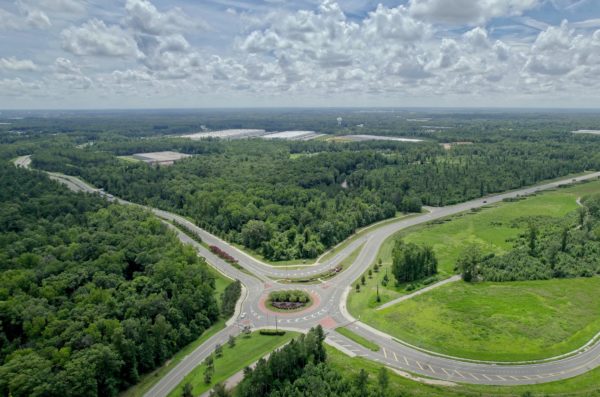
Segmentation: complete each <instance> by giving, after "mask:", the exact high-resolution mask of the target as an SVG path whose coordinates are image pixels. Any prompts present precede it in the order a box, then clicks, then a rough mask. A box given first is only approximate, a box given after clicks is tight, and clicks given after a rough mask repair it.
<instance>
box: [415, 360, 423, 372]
mask: <svg viewBox="0 0 600 397" xmlns="http://www.w3.org/2000/svg"><path fill="white" fill-rule="evenodd" d="M416 363H417V365H418V366H419V368H421V371H423V366H422V365H421V363H420V362H418V361H416Z"/></svg>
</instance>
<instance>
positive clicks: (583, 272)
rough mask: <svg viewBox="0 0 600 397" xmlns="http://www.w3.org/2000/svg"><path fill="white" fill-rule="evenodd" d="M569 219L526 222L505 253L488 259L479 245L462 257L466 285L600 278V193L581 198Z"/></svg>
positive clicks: (539, 218) (531, 219)
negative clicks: (468, 282) (476, 282)
mask: <svg viewBox="0 0 600 397" xmlns="http://www.w3.org/2000/svg"><path fill="white" fill-rule="evenodd" d="M581 204H582V207H581V208H579V210H578V211H576V212H575V213H572V214H570V215H568V216H566V217H564V218H558V219H556V218H552V217H531V218H527V219H522V220H520V222H519V224H518V225H515V226H519V227H523V229H524V230H525V232H524V233H522V234H521V235H520V236H519V238H518V239H517V240H516V241H515V242H514V245H513V248H512V249H511V250H510V251H509V252H507V253H505V254H503V255H485V254H484V252H483V251H482V250H481V249H480V248H479V247H477V246H473V247H469V248H468V249H467V250H466V251H465V252H464V253H463V254H462V255H461V257H460V258H459V260H458V268H459V269H460V271H461V272H462V274H463V278H464V279H465V280H466V281H476V280H486V281H517V280H546V279H551V278H565V277H591V276H594V275H598V274H600V195H591V196H588V197H585V198H583V199H582V200H581Z"/></svg>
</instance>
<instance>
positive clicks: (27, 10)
mask: <svg viewBox="0 0 600 397" xmlns="http://www.w3.org/2000/svg"><path fill="white" fill-rule="evenodd" d="M16 8H17V11H18V13H17V14H14V13H12V12H9V11H6V10H5V9H2V8H0V30H9V29H11V30H24V29H26V28H28V27H29V28H34V29H47V28H49V27H50V26H52V23H51V22H50V18H48V15H46V14H45V13H44V12H43V11H41V10H39V9H37V8H33V7H29V6H27V5H26V4H25V3H21V2H19V1H17V2H16Z"/></svg>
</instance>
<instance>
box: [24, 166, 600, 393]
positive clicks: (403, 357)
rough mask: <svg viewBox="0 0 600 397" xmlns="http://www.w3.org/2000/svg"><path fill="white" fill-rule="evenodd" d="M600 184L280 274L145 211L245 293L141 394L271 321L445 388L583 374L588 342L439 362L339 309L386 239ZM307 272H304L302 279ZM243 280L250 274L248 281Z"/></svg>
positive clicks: (592, 355) (595, 361)
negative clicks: (282, 297) (320, 335)
mask: <svg viewBox="0 0 600 397" xmlns="http://www.w3.org/2000/svg"><path fill="white" fill-rule="evenodd" d="M29 163H30V158H29V157H28V156H23V157H20V158H19V159H17V160H16V161H15V164H16V165H18V166H23V167H29ZM49 174H50V177H51V178H52V179H55V180H57V181H59V182H61V183H64V184H65V185H66V186H68V187H69V188H70V189H72V190H75V191H83V192H88V193H97V194H101V195H103V196H104V197H106V198H107V199H108V200H110V201H115V202H119V203H121V204H126V205H137V204H133V203H130V202H128V201H125V200H122V199H119V198H116V197H113V196H112V195H110V194H107V193H104V192H102V191H100V190H98V189H96V188H94V187H92V186H90V185H89V184H87V183H85V182H83V181H81V180H80V179H78V178H75V177H71V176H66V175H61V174H56V173H49ZM597 178H600V172H596V173H592V174H588V175H585V176H580V177H577V178H568V179H563V180H559V181H555V182H551V183H547V184H543V185H539V186H534V187H529V188H524V189H520V190H516V191H511V192H507V193H503V194H498V195H494V196H490V197H485V198H481V199H476V200H471V201H467V202H464V203H461V204H457V205H452V206H447V207H440V208H434V209H431V212H429V213H427V214H423V215H418V216H415V217H412V218H407V219H400V220H398V221H395V222H390V223H386V224H384V225H381V226H379V227H377V228H373V229H372V230H370V231H367V232H365V233H363V234H362V235H361V236H360V237H359V238H357V239H356V240H355V241H353V242H352V243H351V244H349V245H348V246H347V247H345V248H344V249H343V250H341V251H340V252H339V253H338V254H337V255H335V257H334V258H332V259H330V260H328V261H324V262H323V263H318V264H316V265H314V266H311V267H310V268H309V267H306V268H300V269H293V270H291V269H281V268H276V267H273V266H269V265H267V264H265V263H262V262H260V261H258V260H257V259H255V258H253V257H251V256H249V255H247V254H246V253H244V252H243V251H241V250H239V249H237V248H235V247H233V246H231V245H230V244H228V243H227V242H225V241H223V240H221V239H219V238H218V237H215V236H213V235H212V234H210V233H208V232H206V231H205V230H203V229H201V228H199V227H197V226H196V225H194V224H193V223H191V222H189V221H188V220H187V219H185V218H183V217H181V216H179V215H176V214H172V213H170V212H167V211H163V210H158V209H155V208H149V207H144V208H147V209H148V210H150V211H152V212H153V213H154V214H155V215H156V216H158V217H159V218H161V219H163V220H165V221H170V222H172V221H175V222H178V223H180V224H183V225H185V226H186V227H187V228H188V229H190V230H192V231H193V232H194V233H196V234H198V235H199V236H200V237H201V238H202V240H203V241H204V242H206V243H208V244H209V245H216V246H218V247H219V248H221V249H222V250H224V251H226V252H227V253H229V254H230V255H232V256H233V257H235V258H236V259H237V260H238V261H239V263H240V265H241V266H242V267H243V268H244V269H245V270H246V271H239V270H237V269H235V268H234V267H232V266H231V265H229V264H228V263H226V262H224V261H222V260H221V259H219V258H218V257H216V256H215V255H213V254H212V253H211V252H210V251H209V250H207V249H206V248H204V247H203V246H202V245H200V244H198V243H197V242H195V241H194V240H192V239H191V238H190V237H189V236H188V235H186V234H185V233H183V232H181V231H180V230H179V229H175V230H176V232H177V234H178V236H179V238H180V240H181V241H183V242H185V243H189V244H192V245H194V246H195V247H196V249H197V250H198V254H199V255H201V256H203V257H205V258H206V260H207V262H208V263H210V264H211V265H212V266H214V267H215V268H216V269H217V270H219V271H220V272H222V273H223V274H225V275H227V276H228V277H231V278H234V279H239V280H240V281H241V282H242V283H243V284H244V286H245V289H244V292H245V293H244V296H243V298H242V300H241V302H240V303H239V308H238V310H236V315H235V316H234V318H233V319H232V320H230V322H229V323H228V326H227V327H226V328H225V329H224V330H222V331H221V332H219V333H217V334H216V335H214V336H213V337H212V338H210V339H209V340H208V341H207V342H205V343H204V344H203V345H201V346H200V347H198V348H197V349H196V350H195V351H194V352H192V353H191V354H190V355H188V356H187V357H186V358H185V359H183V360H182V361H181V362H180V363H179V364H178V365H177V366H175V367H174V368H173V369H172V370H171V372H169V373H168V374H167V375H166V376H164V377H163V378H162V379H161V380H160V381H159V382H158V383H156V385H155V386H154V387H153V388H152V389H150V390H149V392H148V393H147V394H146V396H166V395H168V393H169V392H170V391H171V390H172V389H173V388H175V387H176V386H177V384H178V383H179V382H180V381H181V380H182V379H183V377H184V376H185V375H187V374H188V373H189V372H190V371H191V370H192V369H193V368H194V367H196V366H197V365H199V364H200V363H201V362H202V361H203V360H204V358H206V357H207V356H208V355H209V354H210V353H211V352H212V351H213V349H214V346H215V344H216V343H221V344H224V343H225V342H226V340H227V338H228V336H229V335H235V334H238V333H239V332H241V329H242V328H243V327H244V326H250V327H251V328H262V327H274V326H275V322H277V324H278V326H279V327H281V328H288V329H294V330H299V331H306V330H308V329H310V328H311V327H313V326H316V325H317V324H321V325H322V326H323V327H324V328H326V329H327V330H328V341H329V342H330V343H332V344H334V345H335V346H338V347H341V348H342V349H343V350H344V351H346V352H347V353H349V354H352V355H360V356H364V357H366V358H368V359H371V360H374V361H378V362H380V363H382V364H385V365H388V366H390V367H393V368H397V369H399V370H401V371H405V372H409V373H414V374H418V375H422V376H426V377H428V378H437V379H441V380H445V381H451V382H461V383H476V384H487V385H523V384H534V383H543V382H550V381H556V380H560V379H565V378H570V377H573V376H576V375H579V374H582V373H585V372H587V371H589V370H591V369H593V368H596V367H598V366H600V343H592V342H593V341H590V343H589V344H588V345H586V346H584V347H582V348H581V349H580V350H579V351H577V352H573V354H572V355H567V356H564V357H558V358H556V359H555V360H548V361H540V362H529V363H512V364H510V365H506V364H505V365H500V364H498V363H492V362H474V361H467V360H462V359H460V358H455V357H447V356H442V355H438V354H435V353H431V352H427V351H424V350H422V349H418V348H416V347H413V346H410V345H408V344H405V343H403V342H401V341H397V340H395V339H394V338H392V337H391V336H390V335H387V334H385V333H383V332H381V331H378V330H376V329H373V328H372V327H370V326H368V325H366V324H363V323H361V322H360V321H357V320H356V319H354V318H353V317H352V316H351V315H350V314H349V313H348V311H347V310H346V298H347V294H348V293H349V291H350V286H351V285H352V283H353V282H354V281H355V280H357V279H358V278H359V277H360V276H361V275H362V274H363V273H364V272H365V271H366V269H367V268H368V267H369V266H370V265H371V264H372V263H373V261H374V260H375V258H376V256H377V253H378V251H379V248H380V247H381V245H382V244H383V242H384V240H385V239H386V238H387V237H388V236H390V235H391V234H393V233H395V232H397V231H399V230H402V229H405V228H408V227H411V226H415V225H418V224H422V223H425V222H429V221H432V220H435V219H440V218H444V217H447V216H450V215H453V214H457V213H460V212H464V211H469V210H471V209H475V208H481V207H484V206H486V205H489V204H494V203H498V202H501V201H502V200H504V199H506V198H514V197H518V196H525V195H530V194H534V193H536V192H540V191H544V190H548V189H553V188H556V187H557V186H559V185H564V184H569V183H573V182H578V181H583V180H591V179H597ZM362 244H364V246H363V248H362V250H361V251H360V253H359V254H358V256H357V258H356V260H355V261H354V263H352V264H351V265H350V266H349V267H347V269H345V270H344V271H343V272H342V273H340V274H339V275H337V276H336V277H334V278H332V279H330V280H328V281H327V282H325V283H322V284H317V285H312V286H308V285H283V284H279V283H277V282H276V281H272V280H271V279H278V278H295V277H304V276H306V275H307V274H315V273H322V272H324V271H326V270H327V269H330V268H332V267H335V266H336V265H337V264H338V263H339V262H341V261H342V260H343V259H344V258H346V257H347V256H348V255H350V253H352V252H353V251H354V250H355V249H356V248H358V247H360V246H361V245H362ZM309 272H310V273H309ZM249 273H251V274H249ZM292 288H293V289H303V290H305V291H307V292H309V293H310V294H312V295H313V297H314V298H315V299H314V301H315V303H314V304H313V306H311V307H310V308H308V309H306V310H305V311H303V312H299V313H293V314H282V313H278V314H277V315H276V314H274V313H270V312H269V311H268V310H266V309H265V307H264V300H265V297H266V295H267V294H268V292H270V291H271V290H274V289H292ZM339 326H346V327H349V328H350V329H351V330H352V331H354V332H356V333H358V334H360V335H362V336H364V337H365V338H367V339H369V340H371V341H374V342H375V343H377V344H378V345H379V346H380V347H381V349H380V351H378V352H372V351H370V350H367V349H365V348H364V347H362V346H361V345H359V344H357V343H355V342H353V341H351V340H349V339H348V338H345V337H344V336H342V335H341V334H339V333H337V332H335V330H334V329H335V328H336V327H339Z"/></svg>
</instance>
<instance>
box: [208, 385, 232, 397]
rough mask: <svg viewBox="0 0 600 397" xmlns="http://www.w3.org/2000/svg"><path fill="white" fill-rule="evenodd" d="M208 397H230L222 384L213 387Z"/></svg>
mask: <svg viewBox="0 0 600 397" xmlns="http://www.w3.org/2000/svg"><path fill="white" fill-rule="evenodd" d="M209 397H231V393H230V392H229V391H228V390H227V389H226V388H225V385H224V384H223V383H221V382H219V383H217V384H216V385H215V387H213V389H212V390H211V392H210V394H209Z"/></svg>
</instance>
